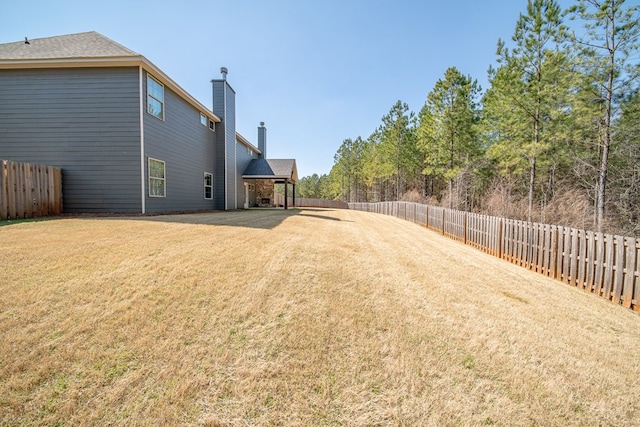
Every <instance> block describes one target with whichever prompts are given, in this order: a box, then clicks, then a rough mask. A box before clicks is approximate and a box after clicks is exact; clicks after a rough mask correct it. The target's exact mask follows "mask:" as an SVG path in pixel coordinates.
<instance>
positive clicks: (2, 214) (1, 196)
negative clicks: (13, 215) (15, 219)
mask: <svg viewBox="0 0 640 427" xmlns="http://www.w3.org/2000/svg"><path fill="white" fill-rule="evenodd" d="M8 185H9V184H8V182H7V162H5V161H0V219H4V218H7V217H8V216H9V212H8V209H9V194H8V188H7V187H8Z"/></svg>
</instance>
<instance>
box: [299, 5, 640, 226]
mask: <svg viewBox="0 0 640 427" xmlns="http://www.w3.org/2000/svg"><path fill="white" fill-rule="evenodd" d="M639 9H640V8H639V7H638V6H637V5H626V4H625V1H624V0H576V1H575V3H574V4H573V5H572V6H571V7H569V8H568V9H566V10H562V9H561V8H560V6H559V5H558V3H557V1H555V0H529V1H528V2H527V8H526V10H525V11H523V12H522V13H521V14H520V17H519V19H518V21H517V23H516V25H515V30H514V33H513V36H512V37H511V42H510V43H509V44H507V43H505V42H504V41H503V40H498V43H497V51H496V55H497V60H496V65H495V67H494V66H491V67H489V70H488V77H489V87H488V88H487V89H486V90H485V91H483V90H482V88H481V87H480V85H479V84H478V82H477V80H476V79H474V78H473V77H471V76H469V75H465V74H464V73H462V72H461V71H460V70H458V69H457V68H456V67H450V68H449V69H448V70H446V72H445V73H444V76H442V78H440V79H439V80H438V81H437V82H436V84H435V86H434V87H433V89H432V90H431V91H430V92H429V94H428V96H427V99H426V100H425V103H424V106H423V107H422V109H421V110H420V111H419V112H418V113H417V114H415V113H414V112H412V111H410V110H409V107H408V105H407V104H406V103H403V102H402V101H398V102H397V103H395V104H394V105H393V106H392V107H391V109H390V110H389V113H388V114H386V115H385V116H384V117H382V121H381V123H380V125H379V126H378V128H377V129H375V130H374V131H373V132H372V133H371V134H370V135H369V137H367V138H362V137H360V136H358V137H356V138H348V139H345V140H344V141H343V142H342V145H341V146H340V148H339V149H338V151H337V152H336V154H335V156H334V165H333V167H332V169H331V172H330V173H329V174H328V175H321V176H318V175H317V174H314V175H311V176H308V177H304V178H302V179H301V180H300V182H299V183H298V185H297V186H296V193H297V195H298V196H300V197H317V198H330V199H341V200H345V201H350V202H356V201H358V202H377V201H388V200H409V201H420V202H425V203H430V204H437V205H441V206H445V207H448V208H452V209H459V210H467V211H474V212H482V213H486V214H490V215H498V216H505V217H510V218H517V219H523V220H528V221H538V222H547V223H556V224H563V225H570V226H574V227H580V228H591V229H595V230H598V231H608V232H617V233H623V234H634V233H635V234H636V235H638V234H640V225H639V223H640V90H639V86H640V85H639V81H640V42H639V37H638V36H639V34H640V24H639V23H638V18H639Z"/></svg>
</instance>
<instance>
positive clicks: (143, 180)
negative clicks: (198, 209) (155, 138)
mask: <svg viewBox="0 0 640 427" xmlns="http://www.w3.org/2000/svg"><path fill="white" fill-rule="evenodd" d="M138 70H140V201H141V206H142V213H143V214H144V213H147V212H146V211H147V207H146V198H145V191H144V187H145V179H144V96H143V94H144V73H143V70H142V66H139V67H138Z"/></svg>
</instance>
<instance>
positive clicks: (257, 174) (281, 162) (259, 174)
mask: <svg viewBox="0 0 640 427" xmlns="http://www.w3.org/2000/svg"><path fill="white" fill-rule="evenodd" d="M242 177H243V178H271V179H289V180H291V181H293V182H294V183H295V182H297V181H298V169H297V167H296V161H295V159H253V160H251V162H250V163H249V165H248V166H247V168H246V169H245V171H244V173H243V174H242Z"/></svg>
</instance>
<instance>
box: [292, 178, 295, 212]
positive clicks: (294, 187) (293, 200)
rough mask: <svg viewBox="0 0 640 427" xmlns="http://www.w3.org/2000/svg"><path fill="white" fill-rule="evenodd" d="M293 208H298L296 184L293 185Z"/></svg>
mask: <svg viewBox="0 0 640 427" xmlns="http://www.w3.org/2000/svg"><path fill="white" fill-rule="evenodd" d="M292 198H293V207H294V208H295V207H296V184H295V182H294V183H293V197H292Z"/></svg>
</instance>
